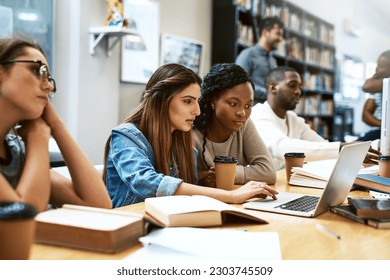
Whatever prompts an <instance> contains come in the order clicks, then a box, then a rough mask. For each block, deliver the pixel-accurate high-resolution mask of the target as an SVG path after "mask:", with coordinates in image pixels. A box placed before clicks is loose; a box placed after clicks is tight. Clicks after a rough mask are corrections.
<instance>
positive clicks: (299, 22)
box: [211, 0, 336, 141]
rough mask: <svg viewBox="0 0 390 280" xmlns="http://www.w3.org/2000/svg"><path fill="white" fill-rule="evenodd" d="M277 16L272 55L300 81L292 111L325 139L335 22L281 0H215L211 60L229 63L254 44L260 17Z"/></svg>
mask: <svg viewBox="0 0 390 280" xmlns="http://www.w3.org/2000/svg"><path fill="white" fill-rule="evenodd" d="M267 16H277V17H279V18H280V19H281V20H282V21H283V23H284V24H285V29H284V35H285V36H284V37H285V40H284V41H283V42H282V43H281V44H279V47H278V50H276V51H275V52H274V57H275V59H276V60H277V63H278V65H279V66H282V65H285V66H291V67H293V68H294V69H296V70H297V71H298V72H299V73H300V74H301V78H302V81H303V83H304V85H303V89H302V97H301V102H300V103H299V104H298V106H297V108H296V112H297V114H299V115H300V116H302V117H304V118H305V120H306V121H307V123H309V124H310V126H311V127H312V128H313V129H314V130H316V131H317V132H318V133H319V134H320V135H321V136H323V137H324V138H326V139H329V140H331V141H332V140H333V135H334V134H333V133H334V116H333V113H334V80H335V52H336V49H335V46H334V26H333V25H332V24H330V23H328V22H326V21H324V20H322V19H321V18H319V17H317V16H314V15H312V14H310V13H308V12H306V11H305V10H304V9H302V8H300V7H298V6H296V5H294V4H292V3H291V2H288V1H284V0H241V1H238V0H237V1H232V0H214V1H213V40H212V59H211V60H212V64H215V63H222V62H234V61H235V59H236V57H237V55H238V54H239V53H240V51H242V50H243V49H244V48H246V47H248V46H251V45H254V44H256V43H257V41H258V38H259V22H260V21H261V19H262V18H264V17H267Z"/></svg>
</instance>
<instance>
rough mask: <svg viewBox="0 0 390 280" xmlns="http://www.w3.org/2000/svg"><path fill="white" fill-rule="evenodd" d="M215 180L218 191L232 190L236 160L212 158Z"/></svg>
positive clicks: (233, 158)
mask: <svg viewBox="0 0 390 280" xmlns="http://www.w3.org/2000/svg"><path fill="white" fill-rule="evenodd" d="M214 165H215V179H216V184H217V188H218V189H224V190H233V189H234V179H235V178H236V167H237V158H235V157H225V156H216V157H215V158H214Z"/></svg>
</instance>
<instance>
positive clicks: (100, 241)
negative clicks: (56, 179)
mask: <svg viewBox="0 0 390 280" xmlns="http://www.w3.org/2000/svg"><path fill="white" fill-rule="evenodd" d="M35 220H36V222H37V230H36V234H35V242H37V243H44V244H50V245H58V246H64V247H73V248H78V249H85V250H92V251H98V252H104V253H114V252H118V251H120V250H123V249H125V248H127V247H131V246H132V245H134V244H135V243H137V242H138V238H139V237H141V236H143V235H144V219H143V216H142V215H139V214H135V213H129V212H124V211H123V212H120V211H113V210H107V209H101V208H95V207H87V206H78V205H70V204H65V205H64V206H63V207H62V208H58V209H54V210H48V211H45V212H42V213H40V214H38V215H37V216H36V218H35Z"/></svg>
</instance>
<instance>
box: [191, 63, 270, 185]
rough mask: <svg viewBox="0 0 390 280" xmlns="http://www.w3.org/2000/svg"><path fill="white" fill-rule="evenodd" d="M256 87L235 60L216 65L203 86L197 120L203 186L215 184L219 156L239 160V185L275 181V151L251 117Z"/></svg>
mask: <svg viewBox="0 0 390 280" xmlns="http://www.w3.org/2000/svg"><path fill="white" fill-rule="evenodd" d="M253 101H254V86H253V83H252V80H251V78H250V76H249V75H248V73H247V72H246V71H245V70H244V69H243V68H242V67H240V66H238V65H236V64H234V63H222V64H216V65H214V66H213V67H212V68H211V69H210V71H209V73H208V74H207V75H206V76H205V78H204V80H203V84H202V87H201V97H200V99H199V106H200V110H201V114H200V116H198V117H197V119H196V120H195V122H194V131H193V134H194V145H195V147H196V148H197V149H198V151H199V155H198V176H199V177H198V178H199V183H200V184H201V185H205V186H209V187H215V169H214V162H213V160H214V157H215V156H231V157H236V158H237V159H238V164H237V168H236V176H235V182H234V183H235V184H236V185H242V184H245V183H247V182H249V181H260V182H264V183H266V184H274V183H275V181H276V173H275V168H274V165H273V163H272V158H271V154H270V152H269V151H268V149H267V147H266V145H265V144H264V142H263V140H262V139H261V137H260V135H259V134H258V132H257V130H256V128H255V126H254V124H253V122H252V120H251V119H250V118H249V117H250V115H251V110H252V106H253Z"/></svg>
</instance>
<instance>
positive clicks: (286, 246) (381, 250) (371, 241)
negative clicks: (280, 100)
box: [31, 170, 390, 260]
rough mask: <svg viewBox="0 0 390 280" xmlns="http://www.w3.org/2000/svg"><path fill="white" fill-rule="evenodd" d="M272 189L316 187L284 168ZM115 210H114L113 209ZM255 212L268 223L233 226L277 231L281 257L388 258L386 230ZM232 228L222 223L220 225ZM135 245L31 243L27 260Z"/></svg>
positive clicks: (139, 207) (325, 217)
mask: <svg viewBox="0 0 390 280" xmlns="http://www.w3.org/2000/svg"><path fill="white" fill-rule="evenodd" d="M277 178H278V180H277V182H276V184H275V188H276V189H277V190H280V191H291V192H297V193H308V194H319V193H321V192H322V190H320V189H312V188H302V187H293V186H289V185H288V184H286V180H285V173H284V170H281V171H278V173H277ZM350 195H351V196H360V197H368V196H369V194H368V192H363V191H352V192H351V193H350ZM118 210H121V211H131V212H137V213H143V212H144V204H143V203H138V204H134V205H129V206H125V207H121V208H118ZM113 211H115V210H113ZM252 212H255V213H257V215H259V216H260V217H261V218H263V219H265V220H267V221H268V222H269V224H265V225H254V224H243V225H240V226H238V227H237V226H236V225H235V226H234V227H235V228H245V229H247V230H249V231H272V232H275V231H276V232H278V233H279V236H280V246H281V251H282V258H283V259H286V260H291V259H295V260H338V259H344V260H357V259H359V260H379V259H382V260H390V230H384V229H375V228H373V227H370V226H367V225H363V224H359V223H357V222H354V221H352V220H349V219H346V218H344V217H341V216H339V215H336V214H334V213H331V212H327V213H324V214H322V215H320V216H318V217H316V218H300V217H295V216H288V215H282V214H273V213H267V212H260V211H252ZM317 223H319V224H322V225H324V226H325V227H327V228H329V229H331V230H332V231H334V232H336V233H338V234H340V235H341V239H337V238H335V237H334V236H332V235H330V234H329V233H326V232H324V231H321V230H318V229H317V227H316V224H317ZM229 227H232V226H231V225H230V226H229V225H226V226H224V228H229ZM141 246H142V245H141V244H137V245H135V246H133V247H131V248H129V249H127V250H124V251H122V252H120V253H117V254H102V253H95V252H90V251H82V250H75V249H69V248H62V247H55V246H48V245H42V244H34V245H33V247H32V251H31V259H40V260H48V259H56V260H64V259H76V260H77V259H88V260H96V259H122V258H125V257H126V256H128V255H129V254H131V253H132V252H134V251H135V250H137V249H139V248H141Z"/></svg>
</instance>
